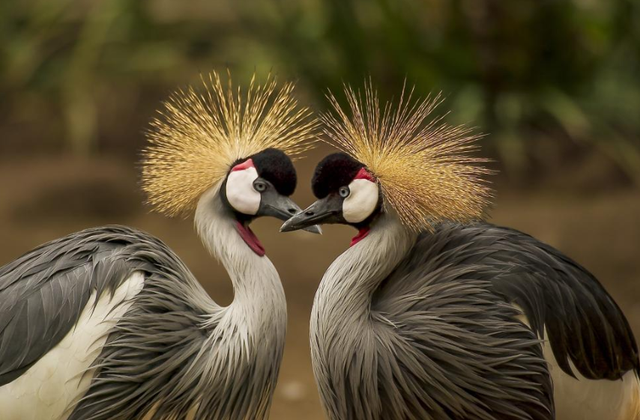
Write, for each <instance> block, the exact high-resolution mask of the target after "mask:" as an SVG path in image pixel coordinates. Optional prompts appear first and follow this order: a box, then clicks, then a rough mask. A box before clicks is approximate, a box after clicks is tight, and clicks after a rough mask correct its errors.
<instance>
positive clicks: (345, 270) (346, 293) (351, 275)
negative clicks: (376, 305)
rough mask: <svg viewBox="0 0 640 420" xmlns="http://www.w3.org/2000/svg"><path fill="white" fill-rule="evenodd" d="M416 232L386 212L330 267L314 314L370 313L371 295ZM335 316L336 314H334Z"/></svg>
mask: <svg viewBox="0 0 640 420" xmlns="http://www.w3.org/2000/svg"><path fill="white" fill-rule="evenodd" d="M415 239H416V234H414V233H412V232H410V231H409V230H408V229H406V228H405V227H404V226H403V225H402V224H401V223H400V221H399V220H398V218H397V216H396V215H395V214H393V213H384V214H383V215H381V216H380V217H379V218H378V219H377V220H376V221H375V222H374V223H373V224H372V226H371V231H370V232H369V234H368V235H367V236H366V237H365V238H364V239H362V240H361V241H360V242H359V243H357V244H356V245H354V246H352V247H350V248H349V249H347V250H346V251H345V252H343V253H342V255H340V256H339V257H338V258H336V260H335V261H334V262H333V263H332V264H331V266H329V268H328V269H327V271H326V273H325V275H324V277H323V278H322V281H321V283H320V286H319V288H318V292H317V293H316V297H315V303H314V313H316V314H317V315H326V314H322V312H324V311H328V310H330V311H339V312H344V313H345V314H351V315H350V316H353V314H358V315H366V314H368V311H369V306H370V303H371V296H372V294H373V292H374V291H375V290H376V289H377V288H378V286H379V285H380V282H382V280H384V279H385V278H386V277H387V276H388V275H389V273H390V272H391V271H392V270H393V269H394V268H395V266H396V265H397V264H398V263H399V262H400V260H401V259H402V258H403V257H404V256H405V255H406V253H407V251H408V250H409V248H410V247H411V245H412V244H413V243H414V242H415ZM334 315H335V314H334Z"/></svg>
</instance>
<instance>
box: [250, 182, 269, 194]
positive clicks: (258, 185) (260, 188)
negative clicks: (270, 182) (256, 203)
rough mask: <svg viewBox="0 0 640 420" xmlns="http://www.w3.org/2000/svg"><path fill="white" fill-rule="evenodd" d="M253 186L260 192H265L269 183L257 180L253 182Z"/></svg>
mask: <svg viewBox="0 0 640 420" xmlns="http://www.w3.org/2000/svg"><path fill="white" fill-rule="evenodd" d="M253 188H254V189H255V190H256V191H258V192H263V191H264V190H266V189H267V184H265V183H264V182H263V181H256V182H254V183H253Z"/></svg>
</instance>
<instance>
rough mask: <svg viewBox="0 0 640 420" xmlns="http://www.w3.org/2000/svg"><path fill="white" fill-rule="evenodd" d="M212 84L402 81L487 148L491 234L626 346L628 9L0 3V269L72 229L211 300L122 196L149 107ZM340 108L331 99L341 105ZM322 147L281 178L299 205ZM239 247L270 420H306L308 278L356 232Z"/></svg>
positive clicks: (317, 85)
mask: <svg viewBox="0 0 640 420" xmlns="http://www.w3.org/2000/svg"><path fill="white" fill-rule="evenodd" d="M226 68H229V69H230V70H231V72H232V73H233V74H234V78H235V80H236V81H237V82H242V83H246V82H248V80H249V78H250V76H251V74H252V73H253V72H254V71H256V72H257V73H258V74H259V75H262V76H264V75H266V74H267V73H268V72H269V71H272V72H273V73H275V74H277V75H278V77H279V78H281V79H283V80H284V79H294V80H297V81H298V90H297V94H298V96H299V98H300V100H301V102H302V103H303V104H304V105H307V106H311V107H313V108H314V109H317V110H319V111H322V110H324V109H326V105H327V103H326V101H325V100H324V95H325V93H326V91H327V89H331V90H332V91H334V92H336V91H338V92H339V91H340V90H341V85H342V83H343V82H347V83H351V84H354V85H356V86H362V81H363V80H364V78H365V77H367V76H371V78H372V80H373V82H374V84H375V85H377V86H378V88H379V90H380V93H381V97H382V98H383V99H391V98H393V97H396V98H397V97H398V95H399V93H400V91H401V89H402V85H403V83H404V81H405V79H406V80H407V83H408V84H409V85H413V84H415V86H416V91H417V92H418V93H419V94H420V95H421V96H425V95H427V94H428V93H429V92H442V93H443V94H444V96H445V97H446V102H445V103H444V104H443V105H442V106H441V107H440V109H439V112H442V113H444V112H446V111H450V113H449V114H448V115H447V117H446V118H447V120H448V121H450V122H452V123H467V124H470V125H472V126H475V127H477V130H478V131H480V132H484V133H487V134H488V135H487V136H486V137H485V138H483V140H482V141H481V146H482V155H484V156H488V157H491V158H493V159H494V160H495V163H494V164H493V167H494V168H495V169H498V170H499V171H500V174H499V175H497V176H494V177H493V183H494V186H495V188H496V191H497V194H496V200H495V206H494V208H493V210H492V212H491V215H492V221H493V222H495V223H498V224H504V225H509V226H511V227H515V228H518V229H521V230H524V231H526V232H528V233H531V234H533V235H534V236H536V237H538V238H539V239H541V240H543V241H545V242H548V243H550V244H552V245H553V246H555V247H557V248H559V249H560V250H562V251H563V252H565V253H566V254H568V255H569V256H571V257H573V258H574V259H576V260H578V261H579V262H581V263H582V264H584V265H585V266H586V267H587V268H588V269H589V270H591V271H592V272H593V273H594V274H596V276H598V277H599V278H600V280H601V281H602V283H603V284H604V285H605V287H606V288H607V289H608V290H609V291H610V292H611V293H612V294H613V296H614V298H615V299H616V300H617V302H618V303H619V304H620V306H621V307H622V308H623V310H624V311H625V313H626V314H627V316H628V317H629V319H630V321H631V324H632V326H633V328H634V330H635V331H636V335H637V336H640V286H639V283H638V282H639V281H640V258H638V257H639V256H640V255H639V254H640V2H638V1H636V0H521V1H518V2H505V1H499V0H421V1H418V0H324V1H323V0H299V1H297V2H292V1H287V0H280V1H269V2H258V1H246V2H242V1H234V0H217V1H211V0H191V1H189V2H178V1H174V0H142V1H126V0H109V1H106V0H105V1H97V0H23V1H20V2H14V1H10V0H0V232H1V237H2V238H3V239H4V240H3V241H0V265H2V264H5V263H7V262H9V261H11V260H12V259H14V258H16V257H18V256H19V255H21V254H22V253H24V252H26V251H27V250H29V249H31V248H32V247H34V246H36V245H38V244H40V243H42V242H45V241H48V240H51V239H54V238H56V237H58V236H61V235H64V234H67V233H70V232H72V231H75V230H79V229H82V228H86V227H89V226H95V225H101V224H107V223H119V224H127V225H130V226H135V227H138V228H141V229H144V230H146V231H149V232H151V233H152V234H154V235H156V236H158V237H160V238H161V239H162V240H164V241H165V242H167V243H168V244H169V245H170V246H171V247H172V248H173V249H174V250H175V251H176V252H177V253H178V254H179V255H180V256H181V257H182V258H183V259H184V260H185V261H186V263H187V264H188V265H189V267H190V268H191V269H192V270H193V271H194V273H195V274H196V276H197V277H198V278H199V279H200V280H201V281H202V283H203V284H204V286H205V287H206V288H207V290H208V291H209V292H210V293H211V295H212V296H213V297H214V299H215V300H216V301H218V302H220V303H223V304H226V303H228V302H230V301H231V299H232V290H231V284H230V282H229V281H228V279H227V278H226V276H225V275H224V273H223V271H222V270H221V269H220V267H218V266H217V264H216V263H215V262H214V261H213V260H212V259H211V258H210V257H209V256H208V255H206V252H205V251H204V250H203V248H202V247H201V246H200V244H199V242H198V239H197V238H196V236H195V234H194V233H193V231H192V227H191V221H190V220H173V219H167V218H164V217H161V216H159V215H156V214H153V213H150V212H149V208H147V207H145V206H144V205H143V201H144V197H143V196H142V194H141V193H140V191H139V188H138V176H139V173H138V167H137V161H138V158H139V154H138V153H139V150H140V149H141V148H142V147H143V146H144V135H143V132H144V130H145V129H146V128H147V127H148V121H149V120H150V118H151V117H152V116H153V115H154V112H155V110H156V109H158V108H159V106H160V102H161V101H162V100H163V99H165V98H166V97H167V96H168V94H169V93H170V92H171V91H173V90H175V89H176V88H178V87H184V86H186V85H187V84H190V83H198V80H199V76H200V74H201V73H206V72H208V71H210V70H212V69H217V70H218V71H224V70H225V69H226ZM339 98H340V99H342V98H343V97H342V96H341V95H339ZM330 151H331V149H330V148H329V147H328V146H321V147H319V148H318V149H316V150H315V151H314V152H312V153H311V154H310V155H309V157H308V158H306V159H304V160H301V161H299V162H298V163H297V167H298V169H299V178H300V183H299V191H298V192H297V193H296V195H295V196H294V198H296V199H297V200H298V202H299V204H300V205H301V206H303V207H304V206H306V205H308V204H309V203H310V202H311V201H312V197H311V194H310V192H309V180H310V177H311V173H312V170H313V167H314V165H315V163H316V162H317V161H318V160H319V159H320V158H321V157H322V156H324V155H325V154H327V153H329V152H330ZM278 226H279V224H278V222H276V221H270V220H260V221H258V222H257V223H256V228H255V230H256V232H257V234H258V236H260V237H261V239H262V241H263V243H264V244H265V247H266V248H267V252H268V254H269V255H270V258H271V259H272V261H273V262H274V264H275V265H276V267H278V268H279V271H280V273H281V275H282V278H283V282H284V285H285V290H286V292H287V296H288V301H289V314H290V315H289V318H290V322H289V330H288V331H289V332H288V341H287V348H286V350H285V357H284V364H283V368H282V374H281V377H280V381H279V385H278V389H277V391H276V395H275V400H274V406H273V410H272V416H271V417H272V418H274V419H289V418H291V419H293V418H299V416H301V415H305V418H307V419H308V420H315V419H321V418H323V416H322V413H321V409H320V406H319V403H318V398H317V392H316V389H315V385H314V382H313V375H312V372H311V366H310V357H309V348H308V326H307V325H308V319H309V313H310V308H311V304H312V299H313V294H314V292H315V289H316V287H317V284H318V282H319V280H320V278H321V276H322V273H323V272H324V270H325V269H326V267H327V266H328V265H329V264H330V262H331V261H332V260H333V259H334V258H335V257H336V256H337V255H338V254H340V253H341V252H342V251H343V250H344V249H345V248H346V247H347V246H348V243H349V238H350V236H353V234H354V232H352V231H351V230H349V228H346V227H333V226H332V227H327V228H326V229H325V234H324V235H323V236H322V237H316V236H312V235H310V234H306V233H305V232H296V233H292V234H287V235H284V234H277V233H276V232H277V228H278Z"/></svg>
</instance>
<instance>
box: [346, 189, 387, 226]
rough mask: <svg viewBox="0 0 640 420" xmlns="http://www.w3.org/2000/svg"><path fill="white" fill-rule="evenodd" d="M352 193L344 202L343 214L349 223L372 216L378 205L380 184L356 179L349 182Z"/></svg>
mask: <svg viewBox="0 0 640 420" xmlns="http://www.w3.org/2000/svg"><path fill="white" fill-rule="evenodd" d="M349 190H351V194H349V196H348V197H347V198H346V199H345V200H344V202H343V203H342V216H343V217H344V220H346V221H347V222H349V223H359V222H362V221H363V220H365V219H366V218H367V217H369V216H371V213H373V211H374V210H375V208H376V206H377V205H378V184H376V183H375V182H371V181H369V180H367V179H355V180H353V181H351V183H350V184H349Z"/></svg>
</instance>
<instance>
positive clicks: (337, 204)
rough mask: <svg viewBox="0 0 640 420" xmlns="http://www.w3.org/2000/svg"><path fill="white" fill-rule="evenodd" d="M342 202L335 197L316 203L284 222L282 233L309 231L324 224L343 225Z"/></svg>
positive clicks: (281, 228)
mask: <svg viewBox="0 0 640 420" xmlns="http://www.w3.org/2000/svg"><path fill="white" fill-rule="evenodd" d="M343 222H344V219H343V218H342V200H341V199H339V198H337V197H335V196H328V197H326V198H323V199H321V200H318V201H316V202H315V203H313V204H312V205H310V206H309V207H307V208H306V209H305V210H303V211H300V212H299V213H297V214H296V215H295V216H293V217H292V218H290V219H289V220H287V221H286V222H284V224H283V225H282V226H281V227H280V232H291V231H294V230H298V229H303V230H304V229H307V228H308V227H309V226H315V225H316V224H322V223H343Z"/></svg>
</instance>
